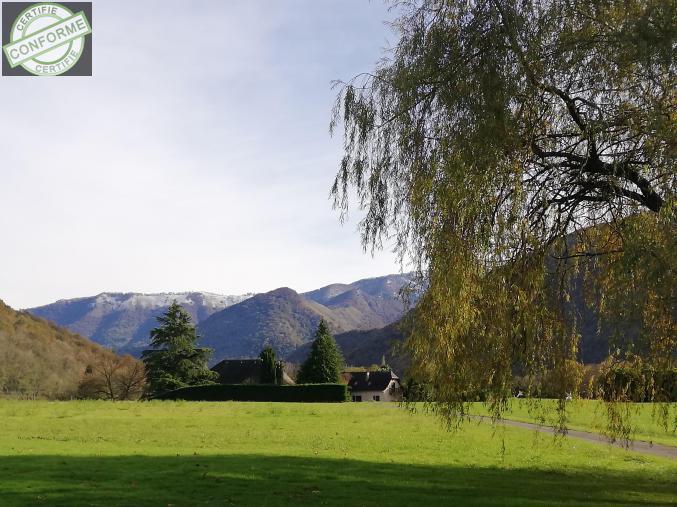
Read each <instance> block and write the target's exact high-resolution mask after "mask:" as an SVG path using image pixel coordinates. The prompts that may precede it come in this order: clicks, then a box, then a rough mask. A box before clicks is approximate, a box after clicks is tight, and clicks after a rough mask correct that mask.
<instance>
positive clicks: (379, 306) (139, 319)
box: [28, 275, 410, 362]
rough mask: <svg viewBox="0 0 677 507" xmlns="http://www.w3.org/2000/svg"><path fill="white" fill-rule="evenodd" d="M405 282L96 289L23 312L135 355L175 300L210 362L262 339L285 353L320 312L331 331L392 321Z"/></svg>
mask: <svg viewBox="0 0 677 507" xmlns="http://www.w3.org/2000/svg"><path fill="white" fill-rule="evenodd" d="M409 281H410V278H409V277H408V276H407V275H387V276H383V277H378V278H369V279H364V280H358V281H356V282H353V283H349V284H332V285H328V286H325V287H321V288H319V289H317V290H313V291H310V292H306V293H302V294H299V293H297V292H296V291H294V290H292V289H290V288H287V287H283V288H279V289H275V290H273V291H270V292H266V293H262V294H256V295H252V294H245V295H240V296H221V295H217V294H207V293H200V292H193V293H176V294H172V293H169V294H135V293H130V294H119V293H104V294H99V295H98V296H93V297H87V298H78V299H69V300H61V301H57V302H55V303H52V304H50V305H46V306H42V307H38V308H32V309H29V310H28V311H29V312H31V313H32V314H34V315H37V316H40V317H44V318H46V319H49V320H52V321H54V322H56V323H57V324H59V325H62V326H65V327H67V328H68V329H70V330H72V331H74V332H77V333H79V334H82V335H84V336H87V337H89V338H90V339H92V340H93V341H95V342H97V343H99V344H101V345H104V346H106V347H110V348H113V349H115V350H117V351H118V352H126V353H131V354H133V355H136V356H139V355H140V353H141V351H143V349H144V348H146V347H147V345H148V335H149V332H150V330H151V329H152V328H154V327H155V326H156V325H157V321H156V318H157V317H158V316H159V315H161V314H162V313H164V312H165V311H166V309H167V307H168V306H169V304H171V302H172V301H173V300H177V302H178V303H179V304H181V305H182V306H183V307H184V308H186V310H188V311H189V312H190V313H191V315H192V316H193V319H194V320H195V322H196V323H197V324H198V332H199V334H200V335H201V341H200V344H201V345H203V346H207V347H210V348H212V349H214V354H213V356H212V362H217V361H220V360H221V359H225V358H239V357H255V356H257V355H258V354H259V353H260V351H261V349H262V348H263V347H265V346H272V347H273V348H274V349H275V350H276V351H277V353H278V355H279V356H281V357H282V358H287V357H288V356H289V355H290V354H291V353H292V352H294V351H295V350H296V349H297V348H298V347H300V346H302V345H303V344H305V343H308V342H310V341H311V340H312V339H313V335H314V332H315V329H316V328H317V324H318V323H319V321H320V319H324V320H325V321H326V322H327V323H328V324H329V327H330V329H331V330H332V332H334V333H337V334H338V333H343V332H347V331H353V330H362V331H365V330H370V329H375V328H382V327H384V326H387V325H388V324H391V323H393V322H395V321H397V320H399V319H400V318H401V316H402V314H403V312H404V305H403V304H402V302H401V301H400V299H399V298H398V295H399V292H400V289H401V288H402V287H403V286H404V285H406V284H407V283H409Z"/></svg>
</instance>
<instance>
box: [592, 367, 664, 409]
mask: <svg viewBox="0 0 677 507" xmlns="http://www.w3.org/2000/svg"><path fill="white" fill-rule="evenodd" d="M600 384H601V388H602V395H603V398H604V399H606V400H623V401H634V402H646V401H658V402H674V401H677V369H676V368H666V369H662V370H656V369H654V368H652V367H651V366H648V365H645V364H643V363H642V361H641V360H640V359H639V358H633V359H632V360H630V361H623V362H620V363H616V364H608V365H605V366H604V367H603V370H602V375H601V377H600Z"/></svg>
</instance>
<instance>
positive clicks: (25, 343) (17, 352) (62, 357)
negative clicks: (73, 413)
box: [0, 301, 115, 398]
mask: <svg viewBox="0 0 677 507" xmlns="http://www.w3.org/2000/svg"><path fill="white" fill-rule="evenodd" d="M112 358H115V354H113V352H111V351H109V350H106V349H104V348H103V347H101V346H99V345H97V344H95V343H92V342H91V341H89V340H88V339H87V338H83V337H82V336H78V335H76V334H74V333H71V332H70V331H68V330H66V329H64V328H62V327H59V326H57V325H55V324H53V323H51V322H48V321H46V320H44V319H41V318H38V317H35V316H33V315H30V314H29V313H27V312H18V311H16V310H13V309H12V308H10V307H9V306H7V305H5V304H4V303H3V302H2V301H0V396H27V397H45V398H69V397H71V396H75V395H76V393H77V390H78V382H79V381H80V379H81V378H82V376H83V374H84V373H85V370H86V369H87V367H88V366H92V365H94V364H96V363H98V362H101V361H102V360H106V359H112Z"/></svg>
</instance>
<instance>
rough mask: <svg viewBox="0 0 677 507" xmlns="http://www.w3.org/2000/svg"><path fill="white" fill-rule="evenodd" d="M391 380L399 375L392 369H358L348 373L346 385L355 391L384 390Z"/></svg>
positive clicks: (396, 378) (397, 378)
mask: <svg viewBox="0 0 677 507" xmlns="http://www.w3.org/2000/svg"><path fill="white" fill-rule="evenodd" d="M391 380H397V381H398V382H399V380H400V379H399V377H398V376H397V375H395V374H394V373H393V372H392V371H358V372H354V373H352V374H351V375H350V380H349V381H348V386H349V387H350V388H351V389H352V391H353V392H355V391H385V390H386V389H387V388H388V386H389V385H390V381H391Z"/></svg>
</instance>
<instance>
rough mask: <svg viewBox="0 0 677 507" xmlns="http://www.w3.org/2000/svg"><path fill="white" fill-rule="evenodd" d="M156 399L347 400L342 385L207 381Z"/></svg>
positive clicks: (316, 401) (322, 401)
mask: <svg viewBox="0 0 677 507" xmlns="http://www.w3.org/2000/svg"><path fill="white" fill-rule="evenodd" d="M153 399H156V400H186V401H284V402H310V403H328V402H342V401H347V400H348V386H346V385H345V384H300V385H292V386H280V385H269V384H228V385H227V384H210V385H205V386H193V387H183V388H181V389H176V390H174V391H169V392H167V393H164V394H161V395H158V396H155V397H154V398H153Z"/></svg>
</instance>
